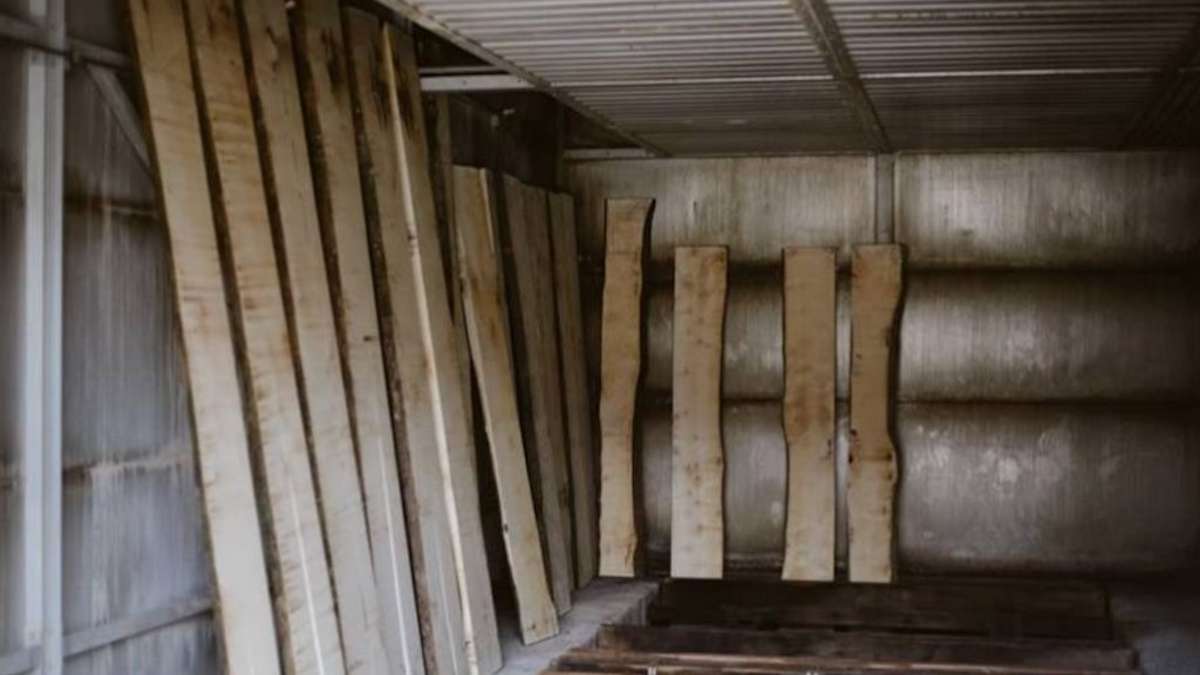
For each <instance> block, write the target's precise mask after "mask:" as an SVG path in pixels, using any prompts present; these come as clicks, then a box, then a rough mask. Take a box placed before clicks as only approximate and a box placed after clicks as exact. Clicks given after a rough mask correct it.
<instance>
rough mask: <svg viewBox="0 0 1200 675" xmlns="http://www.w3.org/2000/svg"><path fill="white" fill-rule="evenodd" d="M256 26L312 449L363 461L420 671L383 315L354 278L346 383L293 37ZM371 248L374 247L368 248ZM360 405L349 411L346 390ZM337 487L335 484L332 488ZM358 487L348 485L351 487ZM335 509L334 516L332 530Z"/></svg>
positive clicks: (261, 16) (386, 600)
mask: <svg viewBox="0 0 1200 675" xmlns="http://www.w3.org/2000/svg"><path fill="white" fill-rule="evenodd" d="M239 6H240V8H241V12H242V18H243V20H244V25H245V27H246V37H247V39H246V41H245V48H246V53H247V58H248V59H249V60H250V62H251V70H250V73H251V78H250V82H251V91H252V92H253V93H254V100H255V101H256V102H257V105H258V109H257V112H258V116H259V120H260V121H261V124H259V126H258V129H259V141H260V146H261V148H262V154H263V160H264V167H265V169H266V171H265V178H266V181H267V188H268V189H267V196H268V204H269V206H270V208H271V215H272V220H273V225H274V228H275V232H276V235H277V237H276V241H277V242H278V245H279V246H280V247H281V251H280V254H281V257H282V259H283V262H284V264H283V266H282V267H283V272H284V279H285V282H286V287H287V289H288V293H287V294H286V295H285V301H286V302H287V307H288V312H289V321H290V323H291V326H292V330H293V334H294V336H295V343H296V345H295V346H296V353H297V356H298V358H299V359H300V365H301V371H302V372H303V377H302V380H301V385H302V387H303V393H304V397H305V401H306V411H307V418H306V420H305V421H306V424H307V428H308V431H309V436H310V438H311V439H312V444H313V451H314V456H315V457H316V458H317V460H318V464H319V466H320V467H321V470H322V472H323V473H328V474H331V475H332V476H335V477H337V480H340V481H349V480H351V479H354V480H355V481H356V483H357V478H356V476H355V475H354V474H353V473H351V472H353V471H355V470H356V463H357V461H358V460H356V459H355V456H356V451H357V457H358V458H359V460H361V462H362V464H361V471H362V476H363V481H362V493H363V494H362V495H361V496H365V506H366V523H367V527H368V533H369V536H370V544H371V547H370V551H371V560H372V562H373V567H374V574H375V576H374V579H375V584H376V586H377V588H378V605H379V620H380V624H379V625H380V631H381V632H382V636H383V645H384V648H385V650H386V652H387V657H388V663H389V664H390V665H391V667H392V670H393V671H394V672H402V673H407V674H408V675H422V674H423V673H424V670H425V668H424V663H423V660H422V650H421V636H420V628H419V624H418V620H417V608H416V597H415V594H414V591H413V582H412V569H411V561H410V558H409V550H408V534H407V528H406V525H405V514H404V506H403V502H402V497H401V492H400V476H399V471H398V469H397V466H396V449H395V448H396V446H395V441H394V439H393V437H392V427H391V423H390V418H389V414H390V413H389V410H388V398H387V395H388V393H387V384H386V382H385V380H384V378H383V376H382V374H381V371H380V367H381V365H382V363H383V356H382V353H381V352H380V348H379V341H378V339H370V338H372V337H375V338H377V329H376V327H375V326H376V311H375V304H374V301H373V296H372V295H371V293H370V291H371V289H370V284H369V282H370V279H369V277H367V278H365V281H367V282H368V283H367V284H366V285H365V286H361V285H355V283H353V282H355V281H357V280H358V279H360V278H361V276H359V277H354V278H353V279H349V278H346V277H343V278H344V279H346V281H347V282H348V283H346V284H344V285H345V286H346V287H347V288H349V289H350V290H352V291H354V292H358V293H362V294H363V295H362V296H361V297H353V298H349V299H348V300H347V301H344V302H343V303H342V307H341V309H342V310H343V311H342V314H341V317H340V318H341V323H342V324H343V327H344V330H345V332H346V333H347V334H349V335H359V336H362V337H363V339H355V340H350V341H348V344H346V349H345V351H346V354H347V360H346V365H347V366H348V368H347V369H346V373H345V374H346V375H347V376H348V378H347V379H343V371H342V362H341V358H340V354H341V347H340V346H339V341H338V325H337V322H336V321H335V314H334V307H333V303H332V295H331V288H330V278H329V269H328V268H327V266H326V263H325V252H324V248H323V245H322V240H321V225H320V220H319V218H318V217H317V203H316V198H315V197H314V194H313V190H312V185H313V176H312V169H311V166H310V164H309V157H308V148H307V144H306V143H305V128H304V119H303V111H302V110H301V107H300V92H299V84H298V82H297V77H296V63H295V61H294V56H293V50H292V42H291V35H290V32H289V28H288V19H287V11H286V8H285V7H284V6H283V5H282V4H280V3H277V2H242V3H239ZM360 254H362V255H365V252H363V251H360ZM348 394H349V395H351V399H350V400H352V401H353V403H354V405H353V408H354V416H353V418H351V415H350V404H349V402H348V401H347V396H348ZM324 482H325V481H324V479H322V496H323V498H324V505H325V507H326V510H327V511H328V510H329V509H330V508H331V507H334V502H333V501H331V500H330V499H329V494H328V492H327V491H326V488H325V486H324ZM334 487H336V486H334ZM346 487H347V488H348V487H349V484H348V483H347V484H346ZM356 491H357V489H354V490H349V489H347V490H345V491H343V494H342V499H341V501H342V506H343V507H344V511H343V512H341V513H340V514H339V515H338V516H337V517H338V518H348V519H352V520H353V521H355V522H353V523H351V529H352V530H357V529H358V525H357V521H358V520H359V519H360V516H359V515H358V514H359V513H360V512H361V510H362V507H360V506H357V502H358V501H360V500H361V496H360V495H356V494H355V492H356ZM329 524H330V516H328V515H327V516H326V526H327V527H328V525H329Z"/></svg>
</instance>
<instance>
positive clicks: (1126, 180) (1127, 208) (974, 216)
mask: <svg viewBox="0 0 1200 675" xmlns="http://www.w3.org/2000/svg"><path fill="white" fill-rule="evenodd" d="M896 173H897V183H896V184H897V190H896V209H897V210H896V214H897V218H896V237H897V241H899V242H901V243H904V244H906V245H907V246H908V256H909V257H908V261H909V265H910V268H920V267H924V268H930V267H933V268H961V267H972V268H983V267H987V268H1018V267H1021V268H1027V267H1041V268H1057V269H1068V268H1070V269H1075V268H1131V267H1133V268H1138V267H1149V268H1161V267H1164V266H1183V265H1187V264H1194V263H1196V261H1197V260H1198V259H1200V228H1198V227H1196V214H1197V213H1200V153H1180V152H1175V153H1024V154H983V155H902V156H900V157H898V158H897V162H896Z"/></svg>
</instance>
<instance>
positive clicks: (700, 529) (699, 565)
mask: <svg viewBox="0 0 1200 675" xmlns="http://www.w3.org/2000/svg"><path fill="white" fill-rule="evenodd" d="M728 255H729V254H728V251H727V250H726V249H725V247H723V246H695V247H692V246H683V247H679V248H676V249H675V322H674V327H675V335H674V340H675V348H674V349H675V351H674V354H675V357H674V378H673V382H672V385H671V391H672V394H671V401H672V417H673V419H672V424H671V441H672V455H671V467H672V468H671V576H672V577H690V578H699V579H720V578H721V576H722V573H723V568H724V547H725V521H724V501H725V494H724V486H725V449H724V444H723V443H722V440H721V354H722V349H723V347H724V342H725V334H724V333H725V331H724V328H725V286H726V268H727V266H728Z"/></svg>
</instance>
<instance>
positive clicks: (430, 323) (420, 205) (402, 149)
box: [381, 29, 502, 675]
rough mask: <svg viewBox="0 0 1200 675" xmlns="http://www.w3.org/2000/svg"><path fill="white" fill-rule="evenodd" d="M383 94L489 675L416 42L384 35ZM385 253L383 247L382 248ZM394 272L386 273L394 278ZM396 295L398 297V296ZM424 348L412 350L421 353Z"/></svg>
mask: <svg viewBox="0 0 1200 675" xmlns="http://www.w3.org/2000/svg"><path fill="white" fill-rule="evenodd" d="M383 37H384V40H383V43H384V45H385V46H386V49H385V54H386V53H390V54H392V56H393V58H392V59H384V60H383V63H382V64H381V65H382V68H381V70H382V72H383V74H384V80H383V82H384V84H385V87H384V89H383V90H384V91H386V92H395V94H396V95H395V96H390V95H389V96H388V97H387V99H388V103H389V106H390V108H391V118H390V119H391V124H392V128H393V135H392V141H393V146H392V149H393V152H394V153H395V157H396V158H397V164H398V167H399V173H400V176H401V180H400V182H399V187H400V195H401V196H402V207H403V208H402V209H401V210H400V211H399V212H397V215H400V216H402V217H403V221H404V223H405V225H406V226H407V232H408V243H409V247H410V248H409V253H410V257H411V260H412V275H411V277H410V278H409V281H408V283H410V284H411V286H412V289H413V296H414V297H415V299H416V310H417V311H416V312H415V313H414V314H412V315H409V316H408V317H407V318H408V319H409V320H410V321H413V322H414V323H416V325H417V326H419V328H420V334H421V335H420V337H421V340H420V342H419V343H417V344H413V345H406V350H405V354H409V353H413V352H419V351H420V352H423V353H424V358H425V361H426V369H425V380H424V382H425V383H426V386H428V388H429V396H430V399H431V403H432V411H433V416H432V418H431V419H430V421H431V422H432V424H433V428H434V432H435V436H436V440H437V447H438V458H439V460H440V462H441V466H442V480H443V487H444V488H445V489H446V491H447V492H446V500H445V501H446V504H447V508H448V511H449V516H450V517H449V523H450V533H451V543H452V544H453V551H454V561H455V566H456V568H457V571H458V588H459V593H460V595H461V597H462V606H463V625H464V628H465V629H466V630H465V631H464V632H465V638H466V644H467V655H468V658H469V661H470V665H471V668H472V671H473V672H476V673H483V674H484V675H487V674H489V673H492V672H495V671H496V670H498V669H499V668H500V665H501V662H502V656H501V653H500V638H499V634H498V632H497V628H496V612H495V607H494V606H493V604H492V588H491V580H490V578H489V575H488V568H487V556H486V554H485V551H484V545H483V525H482V523H481V521H480V515H479V488H478V484H477V481H476V475H475V443H474V438H473V433H472V431H473V430H472V429H468V428H467V426H466V419H467V418H466V412H465V409H466V405H467V402H466V400H465V397H464V392H463V390H462V371H461V368H464V367H467V366H468V364H460V363H459V362H458V354H457V353H456V351H455V350H454V349H453V348H452V346H453V345H454V340H455V333H454V326H453V323H452V322H451V321H450V301H449V295H448V293H447V291H446V276H445V270H444V268H443V265H442V256H441V250H440V248H439V244H438V236H437V214H436V212H435V209H434V203H433V186H432V184H431V182H430V177H429V156H428V150H427V148H426V145H425V144H426V135H425V115H424V107H423V106H422V104H421V78H420V75H419V74H418V73H417V63H416V53H415V48H414V45H413V40H412V36H411V35H409V34H407V33H401V32H399V31H397V30H395V29H388V30H385V31H384V34H383ZM385 251H386V247H385ZM390 273H391V272H390V270H389V274H390ZM393 292H395V291H394V290H393ZM418 345H419V349H414V347H418Z"/></svg>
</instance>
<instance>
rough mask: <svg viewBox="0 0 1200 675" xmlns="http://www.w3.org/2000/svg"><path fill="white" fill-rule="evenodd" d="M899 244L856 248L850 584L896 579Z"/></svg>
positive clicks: (851, 377)
mask: <svg viewBox="0 0 1200 675" xmlns="http://www.w3.org/2000/svg"><path fill="white" fill-rule="evenodd" d="M902 264H903V263H902V256H901V251H900V247H899V246H891V245H887V246H859V247H856V248H855V249H854V262H853V265H854V267H853V271H854V280H853V282H852V285H851V301H852V303H853V307H852V309H851V312H852V319H851V321H852V323H851V331H852V333H851V349H852V355H853V358H852V361H851V370H850V476H849V481H848V483H847V502H848V507H849V517H850V581H853V582H864V583H888V582H891V581H892V580H893V579H894V578H895V569H894V565H893V556H894V546H895V522H894V521H895V519H894V516H893V513H894V503H895V499H896V447H895V445H893V443H892V437H891V428H890V427H891V389H892V360H893V359H892V357H893V355H892V348H893V344H894V341H895V340H894V336H895V332H896V314H897V310H898V308H899V304H900V292H901V287H902V283H903V281H902V279H901V272H902Z"/></svg>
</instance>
